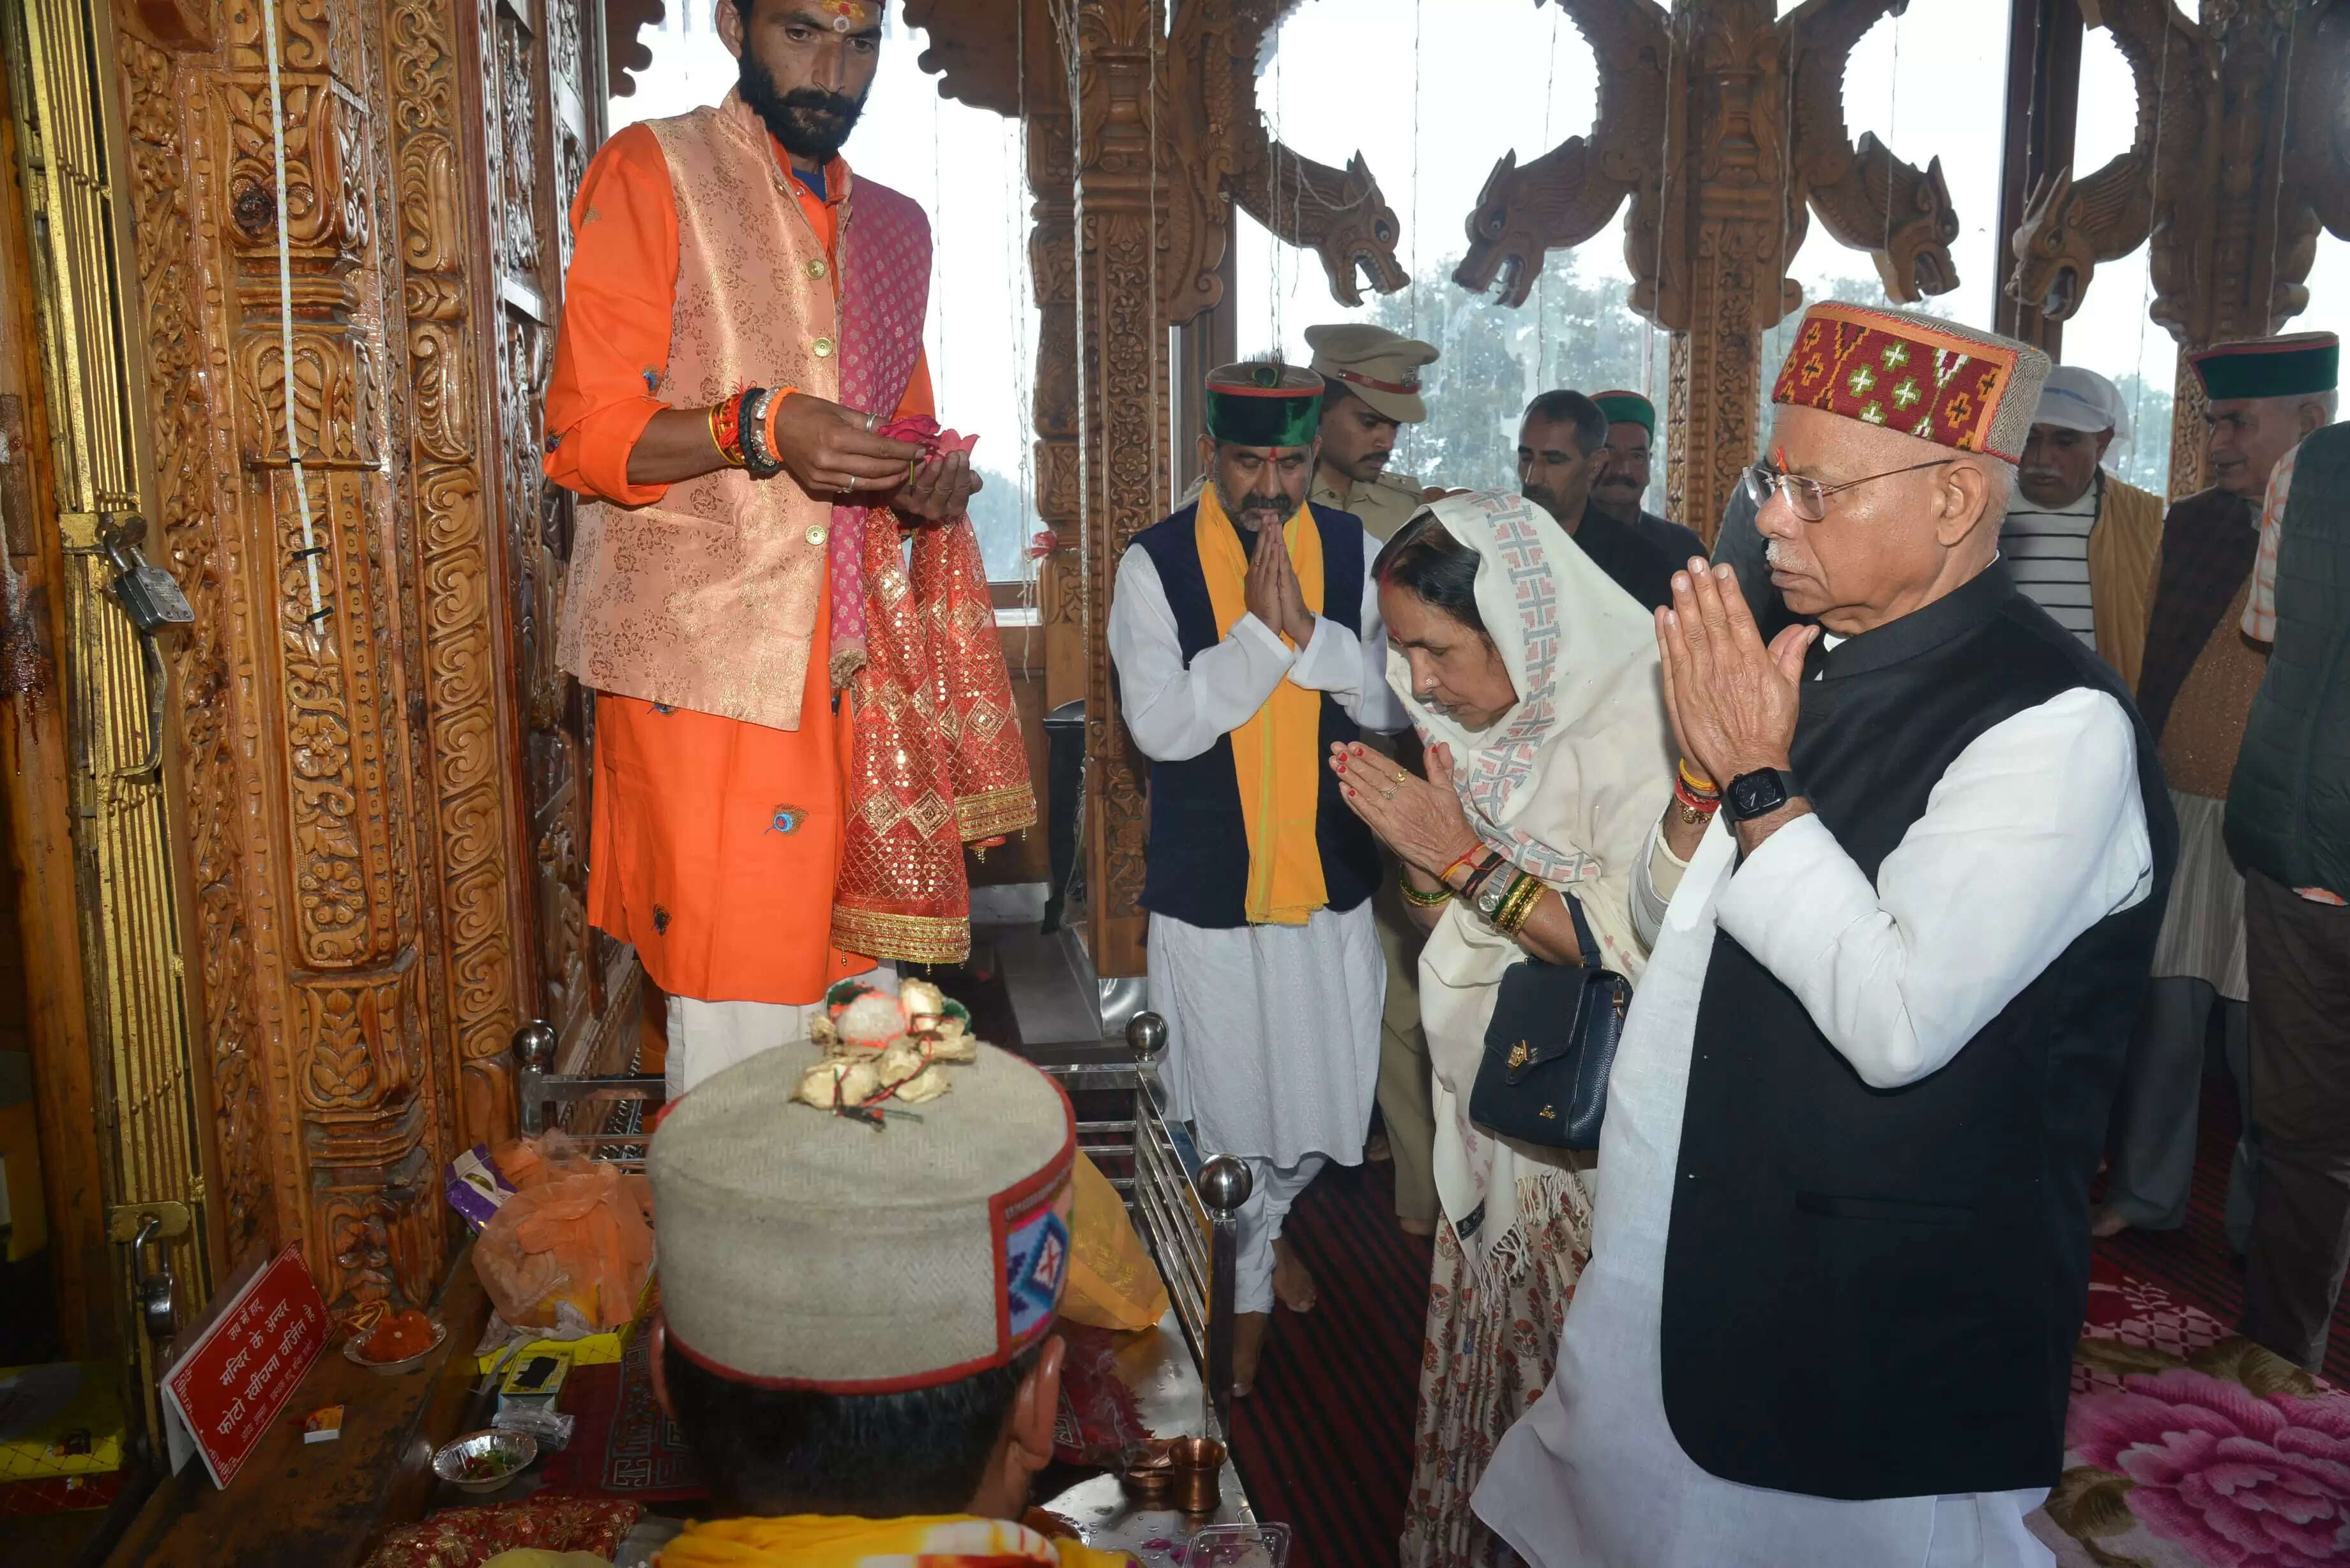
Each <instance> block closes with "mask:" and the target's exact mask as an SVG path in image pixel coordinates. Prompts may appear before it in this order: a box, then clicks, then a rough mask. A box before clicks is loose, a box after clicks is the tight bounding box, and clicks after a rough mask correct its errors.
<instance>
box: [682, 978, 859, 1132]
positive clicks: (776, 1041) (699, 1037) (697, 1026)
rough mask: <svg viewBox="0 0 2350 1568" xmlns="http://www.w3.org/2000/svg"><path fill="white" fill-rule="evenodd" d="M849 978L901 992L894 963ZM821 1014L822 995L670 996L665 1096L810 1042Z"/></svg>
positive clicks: (683, 1090)
mask: <svg viewBox="0 0 2350 1568" xmlns="http://www.w3.org/2000/svg"><path fill="white" fill-rule="evenodd" d="M849 978H850V979H852V980H856V981H862V982H863V983H864V984H867V985H870V986H874V987H877V988H879V989H880V990H882V991H886V992H891V993H893V994H894V993H895V992H896V991H897V989H898V971H897V969H896V967H895V966H894V965H890V964H882V965H880V966H879V967H878V968H874V969H869V970H867V971H865V972H864V973H863V974H859V975H851V976H850V977H849ZM822 1012H824V999H823V998H822V997H818V998H817V999H816V1001H814V1002H703V1001H701V1000H699V999H697V998H695V997H691V996H672V997H671V998H669V1010H668V1016H669V1055H668V1056H667V1058H666V1059H665V1060H664V1061H663V1063H662V1065H661V1083H662V1085H663V1090H664V1092H665V1094H666V1095H667V1096H668V1097H669V1098H670V1099H672V1100H674V1099H676V1098H678V1097H679V1096H681V1095H683V1094H685V1093H686V1092H687V1091H688V1090H690V1089H691V1088H692V1087H693V1086H694V1085H696V1084H699V1083H700V1082H702V1079H704V1078H707V1077H709V1076H710V1075H712V1074H713V1073H723V1072H724V1071H725V1070H726V1069H727V1068H729V1067H732V1066H733V1065H734V1064H735V1063H737V1062H743V1061H748V1060H749V1059H750V1058H751V1057H753V1056H755V1055H757V1054H759V1053H760V1052H762V1051H772V1050H774V1049H775V1047H776V1046H778V1045H784V1044H790V1043H791V1042H792V1041H795V1040H805V1039H806V1038H807V1037H808V1024H809V1023H810V1022H811V1021H813V1020H814V1019H816V1017H817V1016H819V1015H820V1014H821V1013H822Z"/></svg>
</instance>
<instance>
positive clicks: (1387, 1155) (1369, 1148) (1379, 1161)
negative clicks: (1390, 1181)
mask: <svg viewBox="0 0 2350 1568" xmlns="http://www.w3.org/2000/svg"><path fill="white" fill-rule="evenodd" d="M1363 1158H1365V1159H1367V1160H1369V1161H1370V1162H1371V1163H1372V1164H1373V1165H1385V1164H1387V1163H1388V1161H1389V1160H1391V1159H1393V1158H1395V1150H1394V1149H1393V1148H1391V1147H1388V1135H1387V1134H1385V1133H1383V1132H1376V1133H1373V1134H1372V1135H1371V1140H1370V1141H1369V1142H1368V1143H1367V1144H1365V1145H1363Z"/></svg>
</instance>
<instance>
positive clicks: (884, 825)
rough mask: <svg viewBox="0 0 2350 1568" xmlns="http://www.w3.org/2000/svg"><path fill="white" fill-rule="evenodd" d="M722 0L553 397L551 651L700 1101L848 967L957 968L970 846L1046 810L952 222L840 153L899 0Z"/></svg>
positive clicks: (565, 335) (597, 862) (605, 213)
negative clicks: (573, 499)
mask: <svg viewBox="0 0 2350 1568" xmlns="http://www.w3.org/2000/svg"><path fill="white" fill-rule="evenodd" d="M717 7H718V11H717V22H718V34H719V37H720V39H721V40H722V41H723V43H724V44H725V46H726V47H727V50H728V51H729V52H730V53H732V54H733V56H734V57H736V58H737V59H738V60H739V61H740V62H741V75H740V78H739V80H738V83H737V85H736V87H735V89H734V90H733V91H732V92H730V93H728V94H727V95H726V98H725V100H724V101H723V102H722V103H720V104H718V105H716V106H715V107H712V108H705V109H694V110H692V111H691V112H690V113H687V114H683V115H680V116H678V117H676V118H675V119H659V120H651V121H648V122H645V123H643V124H639V125H635V126H631V127H629V129H627V130H622V131H621V132H620V133H619V135H617V136H615V137H613V138H612V140H610V141H608V143H606V144H605V146H604V149H603V151H601V152H599V153H598V155H597V157H596V160H595V161H594V163H593V164H592V165H590V166H589V168H588V171H587V178H586V179H585V180H584V181H583V182H582V183H581V185H580V190H579V195H578V199H577V202H575V203H574V204H573V207H572V212H571V220H572V228H573V233H574V234H575V236H576V245H575V248H574V254H573V258H572V263H571V270H570V274H569V276H568V279H567V292H566V297H565V308H564V314H563V325H562V332H561V336H560V337H559V338H558V339H557V341H556V358H555V372H554V378H553V380H552V381H551V383H550V385H549V387H548V389H547V399H546V429H547V432H548V440H547V452H546V473H547V476H548V477H549V478H550V479H553V480H554V481H556V483H559V484H563V485H565V486H567V487H568V488H570V489H572V490H574V491H577V493H579V494H581V495H582V496H583V497H586V498H587V504H584V505H582V506H581V508H580V510H579V519H578V530H577V537H576V540H575V542H574V545H573V548H572V560H571V575H570V578H569V582H568V585H567V597H566V600H565V603H564V605H563V607H562V613H561V624H560V628H559V631H558V635H557V642H556V658H557V659H558V661H559V662H560V663H561V665H562V667H563V668H564V669H565V670H567V671H569V672H570V673H571V674H573V675H576V676H577V677H578V679H579V680H580V681H581V682H582V683H583V684H584V685H586V686H587V687H588V688H590V689H591V690H593V691H596V692H597V693H598V702H597V707H596V725H595V732H596V754H595V770H596V771H595V794H594V828H593V842H592V845H591V847H590V851H589V862H588V863H589V868H590V869H589V883H588V904H589V909H588V915H589V918H590V919H592V920H593V921H594V923H595V924H596V925H597V926H598V927H599V928H601V929H604V930H605V931H608V932H609V933H610V934H611V935H612V936H614V937H615V938H618V939H619V940H623V941H628V942H632V943H634V944H635V946H636V948H637V950H638V952H639V955H640V956H641V957H642V959H643V961H644V965H645V971H646V973H647V974H648V975H650V977H651V979H652V981H654V983H655V984H657V985H659V986H660V988H661V990H662V991H663V992H666V993H667V994H668V998H669V1002H668V1006H669V1046H670V1054H669V1062H668V1066H667V1075H668V1078H669V1085H670V1091H671V1095H672V1096H674V1095H679V1094H682V1093H684V1092H685V1091H686V1090H688V1089H691V1087H693V1085H695V1084H696V1083H697V1082H699V1081H700V1080H701V1079H702V1078H704V1077H707V1076H708V1075H711V1074H712V1073H714V1072H716V1071H718V1070H719V1069H720V1068H723V1067H725V1066H728V1065H730V1064H733V1063H734V1062H736V1061H738V1060H741V1059H742V1058H743V1057H744V1056H747V1055H750V1054H754V1053H756V1052H759V1051H763V1050H766V1049H768V1048H770V1047H773V1046H776V1045H781V1044H785V1042H787V1041H791V1040H795V1039H799V1038H802V1037H804V1036H805V1035H806V1033H807V1029H806V1023H807V1019H806V1009H807V1008H808V1006H809V1005H810V1004H813V1003H818V1002H821V1000H822V998H823V996H824V993H825V991H826V990H827V987H828V986H829V985H831V984H832V983H833V982H834V981H839V980H842V979H844V978H847V977H850V976H854V975H860V974H868V973H871V974H877V975H879V976H880V977H881V978H882V979H883V980H884V981H889V971H887V969H886V968H885V967H883V964H882V961H890V960H907V961H927V962H941V961H943V962H952V961H959V960H960V959H961V958H962V956H963V955H964V953H965V952H966V951H967V950H968V947H969V941H970V927H969V911H970V896H969V889H968V888H967V886H966V885H965V882H964V874H963V859H962V846H963V844H964V842H966V841H969V840H984V839H987V838H990V837H992V836H1000V835H1002V834H1004V833H1007V832H1010V831H1013V830H1014V829H1017V828H1021V827H1024V826H1027V825H1028V824H1029V823H1030V822H1031V821H1033V820H1034V818H1035V800H1034V798H1033V796H1032V794H1031V793H1030V790H1029V784H1028V775H1027V765H1026V762H1025V758H1024V753H1023V752H1022V748H1021V744H1020V736H1019V727H1018V724H1017V722H1016V720H1015V719H1014V714H1013V711H1012V705H1011V692H1010V687H1009V683H1008V680H1007V679H1006V676H1005V672H1004V668H1003V653H1002V649H1000V647H999V646H998V645H997V642H996V638H995V628H994V620H993V613H992V610H991V609H990V608H989V605H988V598H987V585H986V580H985V573H984V570H983V567H982V566H981V562H980V556H979V551H978V545H977V542H976V540H975V539H974V538H973V536H972V530H971V523H970V520H969V518H968V517H967V516H966V515H965V505H966V504H967V503H968V502H969V500H970V498H971V496H972V493H973V492H975V491H976V490H977V489H978V488H979V480H978V478H977V477H976V476H975V475H974V474H973V473H972V468H971V462H970V459H969V456H968V452H969V449H970V442H969V441H963V440H959V439H957V438H955V437H954V436H953V434H952V432H951V431H950V432H941V431H939V429H938V426H937V424H936V422H935V421H932V420H931V412H932V409H931V382H930V372H929V369H928V367H927V365H926V364H925V362H924V359H923V356H922V351H921V343H922V318H923V315H924V311H925V309H926V306H927V304H928V286H929V277H930V269H931V235H930V225H929V222H928V220H927V219H926V218H925V217H924V216H923V214H922V213H921V210H920V208H918V207H917V206H915V204H914V203H913V202H910V201H909V200H907V199H906V198H905V197H903V196H901V195H899V194H898V193H897V192H894V191H890V190H889V189H887V188H886V187H883V186H881V185H879V184H876V183H874V182H870V181H867V180H863V179H857V178H853V177H852V176H851V174H850V172H849V170H848V166H847V164H846V163H845V162H843V161H841V158H840V156H839V153H840V148H841V145H842V143H843V142H844V141H846V140H847V136H848V132H849V129H850V128H851V127H852V126H854V125H855V124H856V122H857V118H858V112H859V111H860V110H861V109H862V108H863V107H864V102H865V95H866V93H867V91H868V88H870V87H871V85H872V81H873V73H874V66H875V62H876V59H877V57H878V56H879V51H880V47H881V36H882V31H883V26H884V15H885V7H884V5H882V4H880V3H879V0H717ZM906 531H910V533H911V535H912V548H911V549H910V551H909V550H902V549H901V547H900V545H901V537H902V535H903V534H904V533H905V532H906Z"/></svg>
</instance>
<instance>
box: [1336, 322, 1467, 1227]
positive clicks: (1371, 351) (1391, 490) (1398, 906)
mask: <svg viewBox="0 0 2350 1568" xmlns="http://www.w3.org/2000/svg"><path fill="white" fill-rule="evenodd" d="M1305 346H1306V348H1309V349H1311V350H1312V351H1313V354H1314V358H1313V362H1312V363H1311V364H1310V365H1309V366H1308V367H1307V369H1311V370H1312V371H1314V373H1315V374H1316V375H1318V376H1320V377H1322V378H1323V379H1325V380H1326V381H1336V382H1337V383H1338V384H1339V385H1341V386H1343V387H1345V388H1346V389H1347V390H1348V391H1349V392H1352V393H1353V394H1354V395H1355V396H1357V397H1358V398H1360V399H1362V400H1363V401H1364V402H1366V403H1367V404H1368V405H1370V407H1371V408H1372V409H1373V410H1375V411H1377V412H1378V413H1380V414H1383V415H1385V416H1386V417H1387V418H1388V419H1391V420H1394V421H1396V422H1397V423H1399V424H1407V425H1416V424H1419V423H1420V422H1422V421H1425V420H1426V419H1427V418H1428V405H1427V403H1426V402H1425V401H1423V400H1421V398H1420V388H1419V373H1420V369H1421V367H1423V366H1426V365H1432V364H1434V363H1435V362H1436V358H1437V349H1436V346H1435V345H1434V344H1432V343H1423V342H1421V341H1419V339H1418V338H1413V337H1403V336H1402V335H1401V334H1399V333H1395V332H1390V331H1388V329H1387V328H1386V327H1373V326H1370V325H1369V324H1367V323H1364V322H1344V323H1339V324H1336V325H1333V326H1328V327H1307V328H1306V329H1305ZM1419 492H1420V486H1419V482H1418V481H1417V480H1414V479H1411V478H1409V477H1407V476H1405V475H1403V474H1399V473H1382V474H1381V475H1379V476H1378V478H1377V479H1375V480H1373V481H1371V482H1370V483H1367V484H1364V483H1348V484H1347V485H1346V486H1344V487H1343V488H1341V487H1340V486H1338V485H1336V484H1333V483H1331V482H1330V476H1329V472H1328V471H1327V470H1325V469H1323V468H1321V467H1319V466H1318V465H1317V466H1316V467H1315V471H1314V489H1313V491H1312V493H1311V496H1310V499H1312V500H1313V501H1315V502H1317V503H1319V504H1322V505H1324V506H1335V507H1336V508H1337V509H1338V510H1339V511H1341V512H1351V513H1353V514H1355V515H1356V516H1357V517H1358V518H1360V519H1361V520H1362V524H1363V530H1364V532H1366V533H1367V534H1369V535H1371V537H1372V538H1374V539H1377V540H1379V541H1380V542H1381V543H1385V542H1386V541H1387V540H1388V539H1391V538H1393V537H1394V536H1395V535H1396V534H1397V533H1398V532H1399V531H1400V530H1401V529H1402V527H1403V525H1404V524H1406V523H1409V522H1410V521H1411V516H1412V514H1413V513H1415V512H1417V511H1419V507H1420V500H1419ZM1395 888H1396V878H1395V877H1393V876H1392V875H1390V876H1389V877H1388V878H1387V880H1386V882H1385V884H1384V885H1383V886H1382V887H1381V888H1380V889H1379V894H1378V917H1379V921H1378V925H1379V946H1380V948H1381V949H1382V950H1384V951H1385V952H1386V954H1387V961H1388V999H1387V1011H1386V1012H1385V1014H1384V1015H1383V1017H1382V1018H1381V1020H1380V1037H1379V1114H1380V1116H1383V1117H1385V1118H1386V1121H1387V1124H1388V1149H1389V1150H1390V1151H1391V1152H1392V1153H1393V1154H1394V1156H1395V1174H1396V1215H1397V1217H1398V1218H1399V1219H1401V1220H1409V1221H1411V1222H1412V1223H1413V1224H1414V1225H1415V1226H1425V1227H1427V1228H1429V1229H1430V1230H1433V1229H1434V1228H1435V1224H1436V1170H1435V1162H1434V1153H1433V1150H1434V1147H1435V1143H1436V1110H1435V1106H1434V1103H1433V1099H1432V1096H1431V1095H1430V1089H1429V1085H1430V1080H1431V1069H1430V1065H1429V1061H1428V1036H1427V1034H1426V1033H1425V1032H1424V1031H1422V1029H1421V1028H1420V1023H1419V950H1420V944H1421V942H1422V940H1424V938H1423V935H1422V933H1421V931H1420V929H1419V927H1418V926H1416V925H1414V924H1413V923H1412V921H1411V919H1410V917H1409V914H1407V913H1406V911H1405V909H1404V907H1403V900H1402V899H1401V898H1399V897H1398V896H1397V894H1396V891H1395Z"/></svg>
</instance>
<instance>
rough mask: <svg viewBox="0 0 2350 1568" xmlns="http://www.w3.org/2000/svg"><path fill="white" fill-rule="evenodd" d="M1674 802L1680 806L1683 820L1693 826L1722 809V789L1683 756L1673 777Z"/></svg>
mask: <svg viewBox="0 0 2350 1568" xmlns="http://www.w3.org/2000/svg"><path fill="white" fill-rule="evenodd" d="M1673 804H1674V805H1676V806H1678V807H1679V810H1680V814H1681V820H1682V821H1683V822H1685V823H1688V824H1690V825H1691V826H1695V825H1696V824H1698V823H1700V822H1703V821H1705V820H1706V819H1707V818H1709V817H1711V815H1713V814H1714V813H1715V812H1717V811H1720V810H1721V788H1720V786H1718V785H1716V784H1714V782H1713V781H1712V780H1711V779H1709V778H1707V777H1706V776H1705V775H1704V774H1700V773H1699V772H1698V771H1697V770H1696V769H1695V768H1692V767H1690V765H1689V759H1688V758H1687V757H1683V758H1682V759H1681V760H1680V766H1679V770H1678V771H1677V773H1676V774H1675V775H1674V778H1673Z"/></svg>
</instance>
